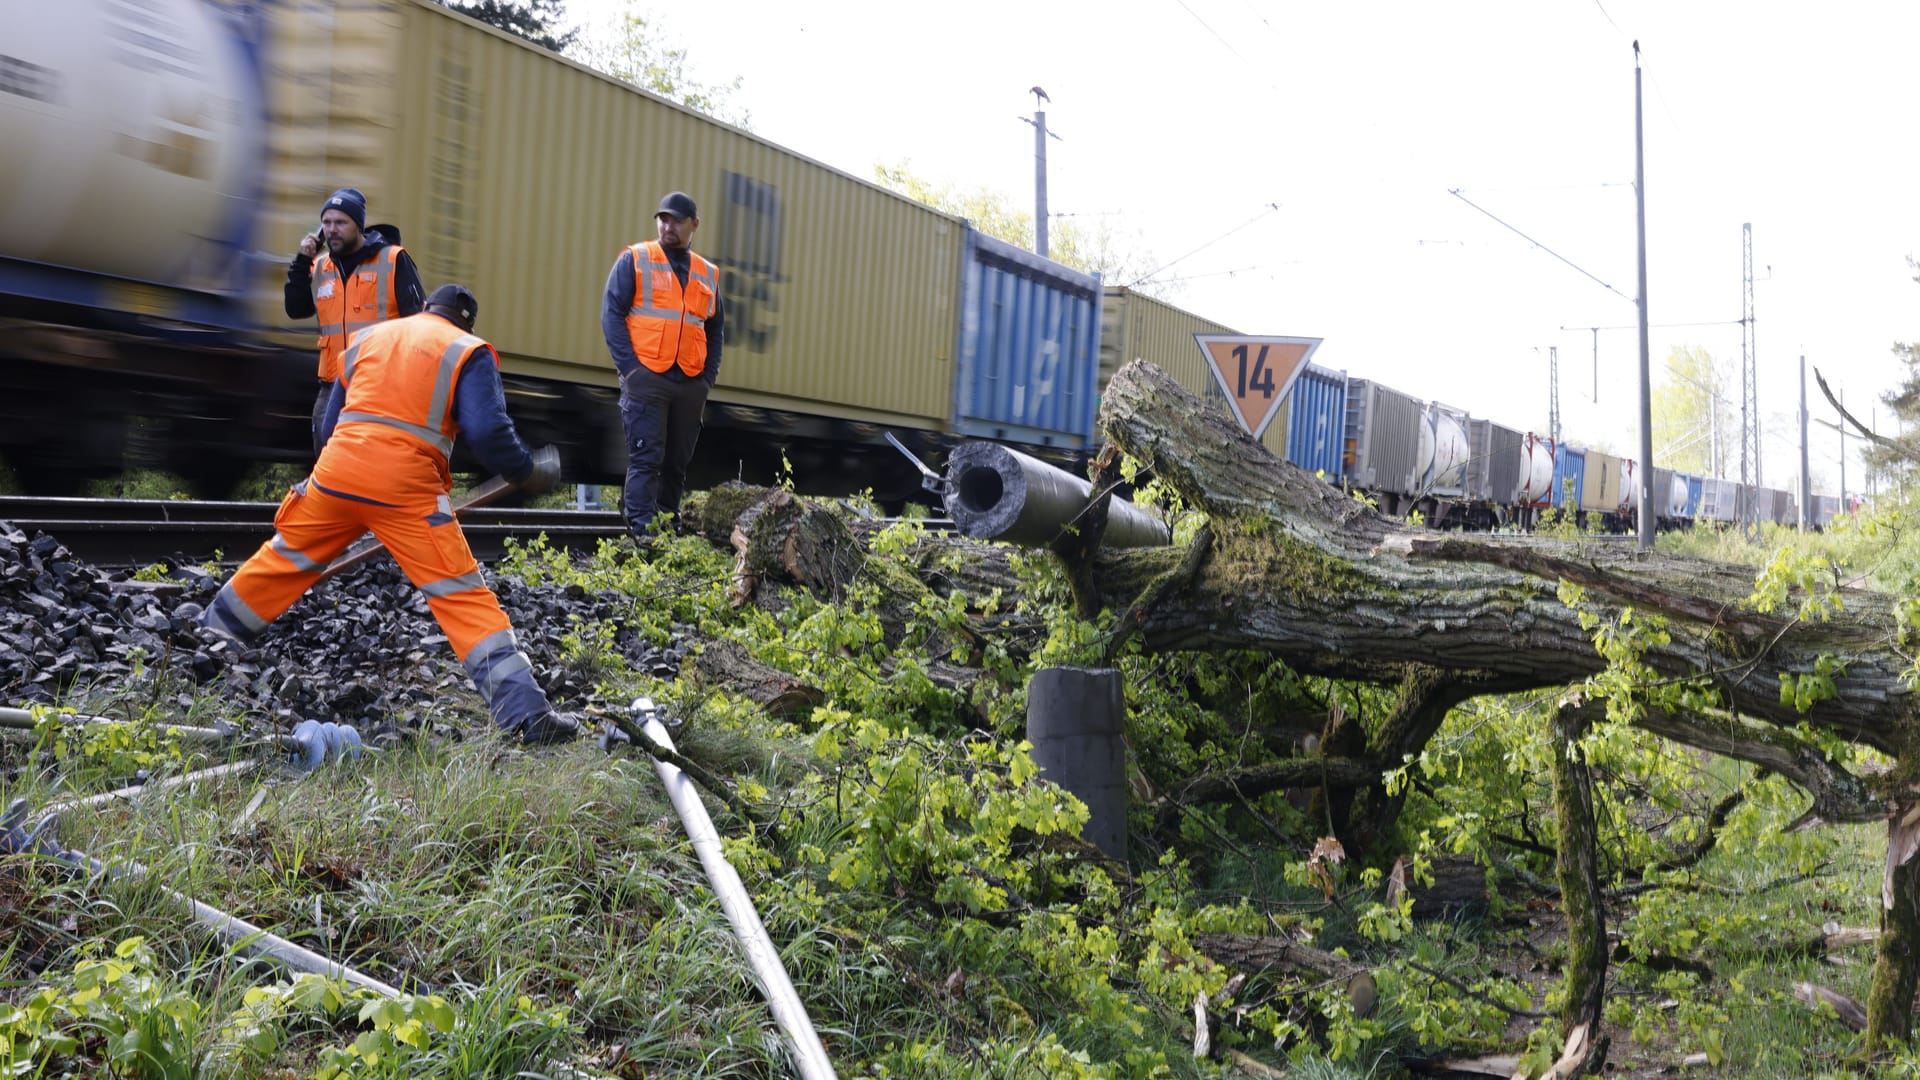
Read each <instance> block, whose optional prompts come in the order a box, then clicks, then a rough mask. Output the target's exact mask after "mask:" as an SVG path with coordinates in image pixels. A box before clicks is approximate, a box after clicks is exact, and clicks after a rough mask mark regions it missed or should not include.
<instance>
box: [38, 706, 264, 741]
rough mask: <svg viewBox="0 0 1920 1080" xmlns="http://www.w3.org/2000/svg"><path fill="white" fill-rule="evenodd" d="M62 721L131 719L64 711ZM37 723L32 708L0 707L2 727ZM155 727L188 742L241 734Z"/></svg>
mask: <svg viewBox="0 0 1920 1080" xmlns="http://www.w3.org/2000/svg"><path fill="white" fill-rule="evenodd" d="M60 721H61V722H62V723H74V724H121V723H128V722H129V721H124V720H115V719H113V718H112V717H110V716H76V715H74V714H72V713H64V714H62V715H61V716H60ZM36 726H37V725H36V724H35V723H34V721H33V710H31V709H9V708H0V728H13V729H15V730H17V731H32V730H33V729H34V728H35V727H36ZM154 727H155V729H156V730H158V731H162V732H165V733H168V734H172V735H178V736H179V737H180V738H181V739H184V740H185V741H187V742H196V743H218V742H226V741H227V740H228V739H231V738H233V737H234V736H236V735H238V734H239V731H238V729H235V728H209V727H189V726H188V725H185V724H156V725H154Z"/></svg>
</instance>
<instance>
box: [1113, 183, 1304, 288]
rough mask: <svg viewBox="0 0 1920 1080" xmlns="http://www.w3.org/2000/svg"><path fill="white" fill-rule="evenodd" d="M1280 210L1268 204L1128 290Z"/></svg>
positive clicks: (1157, 268)
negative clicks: (1263, 208)
mask: <svg viewBox="0 0 1920 1080" xmlns="http://www.w3.org/2000/svg"><path fill="white" fill-rule="evenodd" d="M1279 209H1280V204H1279V203H1277V202H1271V203H1268V204H1267V208H1266V209H1265V210H1262V211H1260V212H1259V213H1257V214H1255V215H1253V216H1252V217H1250V218H1248V219H1247V220H1245V221H1243V222H1241V223H1240V224H1238V225H1235V226H1234V227H1233V228H1231V229H1228V230H1227V231H1226V232H1223V233H1221V234H1220V235H1219V236H1216V237H1214V238H1213V239H1211V240H1209V241H1207V242H1206V243H1204V244H1201V245H1200V246H1199V247H1197V248H1194V249H1193V250H1192V251H1189V252H1187V253H1186V254H1185V255H1182V256H1180V257H1179V258H1177V259H1174V260H1173V261H1171V262H1164V263H1161V264H1160V265H1159V266H1156V267H1154V268H1153V269H1151V270H1149V271H1147V272H1146V273H1144V274H1141V275H1140V276H1139V277H1137V278H1135V279H1133V280H1132V281H1130V282H1128V283H1127V288H1129V289H1131V288H1133V287H1134V286H1135V285H1138V284H1140V283H1141V282H1143V281H1146V280H1147V279H1148V278H1151V277H1153V275H1155V274H1157V273H1159V272H1160V271H1162V270H1166V269H1168V268H1170V267H1174V266H1178V265H1180V264H1181V263H1183V262H1185V261H1187V260H1188V259H1191V258H1193V257H1194V256H1195V255H1198V254H1200V253H1201V252H1203V251H1205V250H1207V249H1208V248H1210V247H1212V246H1213V245H1215V244H1217V243H1219V242H1220V241H1222V240H1225V239H1226V238H1227V237H1229V236H1232V235H1233V234H1234V233H1237V232H1239V231H1240V230H1242V229H1244V228H1246V227H1247V226H1249V225H1252V224H1253V223H1254V222H1256V221H1259V220H1260V219H1261V218H1264V217H1266V216H1267V215H1268V214H1271V213H1274V212H1276V211H1278V210H1279Z"/></svg>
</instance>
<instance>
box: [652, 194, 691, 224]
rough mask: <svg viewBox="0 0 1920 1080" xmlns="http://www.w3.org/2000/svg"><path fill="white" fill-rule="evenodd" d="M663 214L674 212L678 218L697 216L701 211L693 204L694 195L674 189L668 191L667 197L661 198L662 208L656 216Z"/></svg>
mask: <svg viewBox="0 0 1920 1080" xmlns="http://www.w3.org/2000/svg"><path fill="white" fill-rule="evenodd" d="M661 214H672V215H673V216H674V217H677V218H697V217H699V216H700V211H699V208H697V207H695V206H694V205H693V196H691V195H689V194H687V193H686V192H684V191H673V192H668V194H667V197H666V198H664V199H661V200H660V209H659V210H658V211H657V212H656V213H655V214H654V216H655V217H658V216H660V215H661Z"/></svg>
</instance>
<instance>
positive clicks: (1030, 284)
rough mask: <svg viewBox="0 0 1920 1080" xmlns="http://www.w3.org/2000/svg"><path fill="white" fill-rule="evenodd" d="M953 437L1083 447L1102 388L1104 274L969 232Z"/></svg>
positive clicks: (1090, 433)
mask: <svg viewBox="0 0 1920 1080" xmlns="http://www.w3.org/2000/svg"><path fill="white" fill-rule="evenodd" d="M961 257H962V258H963V259H964V260H965V263H964V265H963V266H962V267H961V275H960V288H961V294H960V327H959V343H958V347H957V348H956V349H955V350H954V355H955V356H956V357H957V358H958V360H959V362H958V363H957V364H955V365H954V367H955V370H954V393H953V399H954V418H953V427H954V430H955V431H957V432H959V433H961V434H964V435H974V436H978V437H981V438H988V439H996V440H1003V441H1007V442H1017V443H1027V444H1030V445H1033V446H1058V447H1065V448H1068V449H1081V448H1084V447H1086V446H1089V445H1090V444H1091V443H1092V442H1093V416H1094V407H1095V406H1096V404H1097V403H1098V395H1099V392H1100V387H1099V385H1098V380H1099V373H1100V296H1101V292H1100V276H1099V275H1098V274H1083V273H1081V272H1080V271H1078V270H1071V269H1068V268H1067V267H1064V266H1061V265H1060V264H1059V263H1056V262H1053V261H1051V260H1049V259H1043V258H1041V257H1039V256H1038V255H1035V254H1033V253H1032V252H1030V251H1025V250H1023V249H1021V248H1017V247H1015V246H1013V245H1012V244H1009V243H1005V242H1004V241H1000V240H995V239H994V238H993V237H991V236H987V235H985V234H983V233H980V232H977V231H975V230H974V229H972V228H969V229H968V230H967V240H966V244H965V245H964V253H963V255H962V256H961Z"/></svg>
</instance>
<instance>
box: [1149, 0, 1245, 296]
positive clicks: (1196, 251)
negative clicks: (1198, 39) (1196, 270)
mask: <svg viewBox="0 0 1920 1080" xmlns="http://www.w3.org/2000/svg"><path fill="white" fill-rule="evenodd" d="M1182 6H1183V7H1184V6H1185V5H1182ZM1278 209H1280V204H1279V203H1268V204H1267V208H1266V209H1265V210H1262V211H1260V212H1259V213H1257V214H1255V215H1253V216H1252V217H1250V218H1248V219H1247V220H1245V221H1243V222H1241V223H1240V224H1238V225H1235V226H1234V227H1233V228H1231V229H1228V230H1227V231H1226V232H1223V233H1221V234H1220V235H1219V236H1216V237H1214V238H1213V239H1211V240H1209V241H1207V242H1206V243H1204V244H1201V245H1200V246H1199V247H1197V248H1194V249H1193V250H1192V251H1189V252H1187V253H1186V254H1185V255H1182V256H1180V257H1179V258H1178V259H1175V260H1173V261H1172V262H1167V263H1161V264H1160V265H1159V266H1156V267H1154V268H1153V269H1151V270H1149V271H1147V272H1146V273H1144V274H1141V275H1140V276H1139V277H1137V278H1135V279H1134V280H1133V281H1131V282H1129V283H1128V284H1127V288H1129V289H1131V288H1133V287H1134V286H1135V285H1138V284H1140V283H1141V282H1143V281H1145V280H1147V279H1148V278H1150V277H1152V276H1153V275H1155V274H1157V273H1159V272H1160V271H1162V270H1165V269H1167V268H1168V267H1171V266H1176V265H1178V264H1180V263H1183V262H1185V261H1186V260H1188V259H1190V258H1192V257H1194V256H1195V255H1198V254H1200V253H1201V252H1203V251H1205V250H1207V249H1208V248H1210V247H1212V246H1213V245H1215V244H1217V243H1219V242H1220V241H1222V240H1225V239H1226V238H1227V237H1229V236H1232V235H1233V234H1234V233H1237V232H1239V231H1240V230H1241V229H1244V228H1246V227H1247V226H1249V225H1251V224H1253V223H1254V222H1256V221H1259V220H1260V219H1261V218H1263V217H1266V216H1267V215H1268V214H1271V213H1273V212H1274V211H1276V210H1278Z"/></svg>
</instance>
